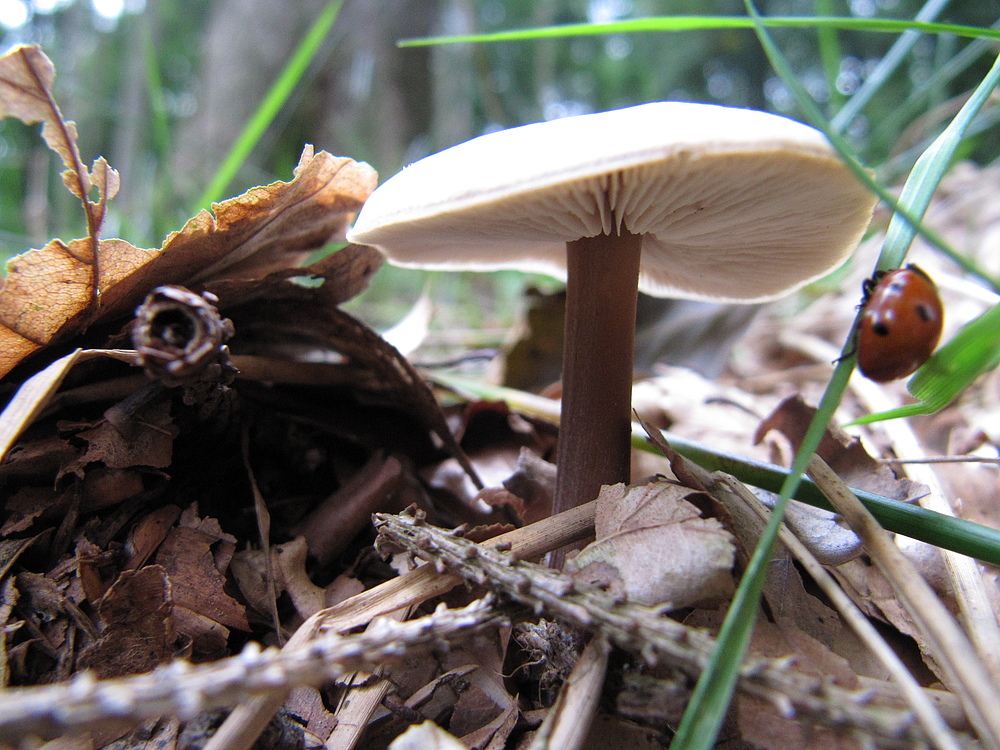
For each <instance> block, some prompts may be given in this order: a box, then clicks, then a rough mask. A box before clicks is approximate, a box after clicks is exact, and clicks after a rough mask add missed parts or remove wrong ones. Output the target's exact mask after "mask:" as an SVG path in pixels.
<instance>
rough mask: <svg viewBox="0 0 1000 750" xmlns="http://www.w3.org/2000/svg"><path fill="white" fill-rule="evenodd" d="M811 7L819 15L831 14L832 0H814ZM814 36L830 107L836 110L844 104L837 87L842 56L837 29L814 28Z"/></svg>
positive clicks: (842, 96) (843, 98)
mask: <svg viewBox="0 0 1000 750" xmlns="http://www.w3.org/2000/svg"><path fill="white" fill-rule="evenodd" d="M813 7H814V8H815V9H816V15H817V16H819V17H823V16H832V15H833V8H834V4H833V0H814V3H813ZM816 37H817V42H818V43H819V57H820V60H822V61H823V74H824V75H825V76H826V87H827V89H828V90H829V92H830V108H831V109H832V110H833V111H836V110H839V109H840V108H841V107H843V106H844V101H845V97H844V95H843V94H842V93H841V92H840V89H839V88H838V87H837V79H838V78H839V77H840V61H841V58H842V57H843V55H842V54H841V49H840V40H839V39H838V38H837V30H836V29H833V28H829V27H823V28H819V29H816Z"/></svg>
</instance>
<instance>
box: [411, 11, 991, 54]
mask: <svg viewBox="0 0 1000 750" xmlns="http://www.w3.org/2000/svg"><path fill="white" fill-rule="evenodd" d="M761 24H762V25H764V26H766V27H768V28H785V29H843V30H846V31H867V32H873V33H882V34H901V33H903V32H906V31H916V32H921V33H924V34H955V35H956V36H962V37H972V38H987V39H1000V30H997V29H992V28H983V27H981V26H963V25H960V24H951V23H932V22H927V21H916V20H908V19H897V18H849V17H843V16H833V17H831V16H768V17H765V18H762V19H761ZM753 28H755V27H754V22H753V20H751V19H750V18H747V17H746V16H654V17H650V18H631V19H626V20H622V21H610V22H608V23H572V24H562V25H559V26H543V27H539V28H534V29H513V30H510V31H497V32H494V33H491V34H465V35H461V36H441V37H424V38H419V39H402V40H400V42H399V46H400V47H424V46H430V45H437V44H465V43H469V42H512V41H525V40H533V39H552V38H554V37H574V36H601V35H605V34H629V33H637V32H679V31H707V30H713V29H714V30H718V29H753Z"/></svg>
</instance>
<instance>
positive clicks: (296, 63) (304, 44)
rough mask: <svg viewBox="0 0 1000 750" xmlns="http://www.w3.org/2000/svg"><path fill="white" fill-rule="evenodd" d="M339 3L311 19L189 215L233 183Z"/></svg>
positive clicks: (330, 24) (334, 17)
mask: <svg viewBox="0 0 1000 750" xmlns="http://www.w3.org/2000/svg"><path fill="white" fill-rule="evenodd" d="M342 4H343V0H331V1H330V2H328V3H327V4H326V7H325V8H324V9H323V12H322V13H320V14H319V16H318V17H317V18H316V20H315V21H314V22H313V25H312V27H311V28H310V29H309V32H308V33H307V34H306V35H305V37H304V38H303V39H302V41H301V42H300V43H299V46H298V47H297V48H296V50H295V52H294V53H293V54H292V57H291V59H290V60H289V61H288V63H287V64H286V65H285V68H284V70H282V71H281V75H279V76H278V79H277V80H276V81H275V82H274V85H272V86H271V89H270V91H268V92H267V95H266V96H265V97H264V100H263V101H262V102H261V103H260V106H258V107H257V111H256V112H254V113H253V116H252V117H251V118H250V120H249V122H247V124H246V127H244V128H243V132H241V133H240V135H239V137H238V138H237V139H236V142H235V143H234V144H233V147H232V148H231V149H230V150H229V153H228V154H227V155H226V158H225V159H224V160H223V162H222V165H221V166H220V167H219V169H218V171H217V172H216V174H215V177H214V178H212V181H211V182H210V183H209V185H208V187H207V188H205V192H204V193H203V194H202V196H201V198H199V199H198V203H197V205H196V206H195V207H194V211H193V212H192V216H193V215H194V214H196V213H198V211H199V210H200V209H202V208H208V207H209V206H211V204H212V203H213V202H216V201H218V200H221V199H222V198H225V197H226V196H225V195H224V192H225V189H226V188H227V187H228V186H229V183H230V182H232V180H233V178H234V177H235V176H236V173H237V172H238V171H239V169H240V167H241V166H242V165H243V162H244V161H246V158H247V156H249V155H250V152H251V151H253V149H254V147H255V146H256V145H257V143H258V141H260V138H261V136H262V135H263V134H264V131H265V130H267V127H268V126H269V125H270V124H271V122H272V121H273V120H274V118H275V116H276V115H277V114H278V112H279V111H280V110H281V108H282V106H284V104H285V102H286V101H287V100H288V97H289V96H291V93H292V91H293V90H294V89H295V86H296V85H297V84H298V82H299V80H301V78H302V75H303V74H304V73H305V71H306V69H307V68H308V67H309V64H310V63H311V62H312V61H313V58H314V57H315V56H316V52H317V51H318V50H319V48H320V45H321V44H322V43H323V40H324V39H326V36H327V34H328V33H329V31H330V29H331V28H332V27H333V23H334V21H336V20H337V15H338V14H339V13H340V6H341V5H342Z"/></svg>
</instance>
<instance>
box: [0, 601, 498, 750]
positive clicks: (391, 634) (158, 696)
mask: <svg viewBox="0 0 1000 750" xmlns="http://www.w3.org/2000/svg"><path fill="white" fill-rule="evenodd" d="M502 622H503V618H502V617H501V616H500V615H499V614H498V612H497V610H496V607H495V606H493V603H492V602H490V601H489V600H479V601H476V602H473V603H472V604H471V605H469V606H468V607H464V608H462V609H455V610H448V609H445V608H444V607H441V608H439V609H438V610H437V611H436V612H434V613H433V614H431V615H427V616H426V617H421V618H419V619H417V620H410V621H408V622H403V623H399V622H394V621H391V620H389V619H382V620H380V621H379V622H378V623H376V624H373V626H372V627H370V628H369V629H368V630H366V631H365V632H364V633H361V634H359V635H347V636H341V635H338V634H336V633H327V634H324V635H321V636H318V637H317V638H315V639H313V640H312V641H310V642H309V644H308V645H307V646H304V647H300V648H295V649H288V648H285V649H282V650H280V651H279V650H277V649H266V650H264V651H261V650H260V648H259V647H258V646H257V645H256V644H251V645H250V646H248V647H247V648H245V649H244V650H243V652H242V653H240V654H239V655H238V656H234V657H230V658H228V659H221V660H219V661H216V662H213V663H211V664H205V665H199V666H192V665H190V664H188V663H186V662H181V661H177V662H173V663H172V664H170V665H168V666H166V667H162V668H159V669H156V670H154V671H153V672H148V673H146V674H142V675H136V676H132V677H123V678H118V679H111V680H100V681H98V680H95V679H94V678H93V676H92V674H91V673H89V672H81V673H79V674H78V675H77V676H76V677H75V678H74V679H72V680H70V681H69V682H66V683H59V684H56V685H48V686H45V687H32V688H15V689H10V690H5V691H4V695H3V711H2V712H0V743H6V744H10V745H17V744H18V743H20V742H21V741H22V740H24V739H25V738H28V737H32V736H37V737H43V738H52V737H56V736H59V735H61V734H64V733H74V732H85V731H87V730H88V729H94V728H97V727H100V726H104V725H107V724H108V723H109V722H115V723H119V724H123V725H131V726H134V725H137V724H139V723H141V722H143V721H145V720H147V719H151V718H156V717H160V716H168V715H169V716H177V717H179V718H181V719H190V718H193V717H194V716H196V715H197V714H199V713H201V712H202V711H204V710H205V709H207V708H212V707H216V706H232V705H233V704H234V703H236V702H238V701H241V700H246V699H247V698H248V697H251V696H255V695H268V694H275V693H277V694H281V695H284V694H286V693H287V692H288V691H290V690H292V689H293V688H296V687H301V686H304V685H319V684H322V683H323V682H326V681H328V680H330V679H335V678H337V677H343V676H344V675H347V674H350V673H351V672H355V671H360V670H365V671H372V670H374V669H377V668H378V667H379V666H380V665H382V664H385V663H387V662H391V661H394V660H396V659H399V658H401V657H404V656H412V655H413V654H414V653H417V652H419V651H420V650H433V649H436V648H441V647H447V643H448V642H449V641H451V640H455V639H457V638H460V637H462V638H464V637H471V636H473V635H475V634H477V633H482V632H484V631H486V630H489V629H492V628H495V627H497V626H499V625H500V624H501V623H502ZM265 723H266V722H265Z"/></svg>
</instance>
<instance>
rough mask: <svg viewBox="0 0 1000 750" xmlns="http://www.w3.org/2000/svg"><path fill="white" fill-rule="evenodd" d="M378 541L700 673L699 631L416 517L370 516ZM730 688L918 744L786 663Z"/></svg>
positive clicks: (906, 728)
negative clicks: (377, 530) (373, 518)
mask: <svg viewBox="0 0 1000 750" xmlns="http://www.w3.org/2000/svg"><path fill="white" fill-rule="evenodd" d="M376 526H377V527H378V528H379V532H380V536H379V539H380V543H381V544H382V545H383V547H387V548H390V549H391V548H396V549H399V548H402V549H406V550H408V551H409V552H411V553H412V554H414V555H417V556H419V557H421V558H423V559H427V560H432V561H433V562H434V564H435V565H437V566H439V567H440V568H442V569H445V568H447V569H448V570H449V571H451V572H453V573H457V574H459V575H461V576H462V577H463V578H465V579H467V580H469V581H472V582H473V583H475V584H477V585H486V586H489V587H490V588H492V589H493V590H495V591H497V592H498V593H500V594H501V595H503V596H504V597H506V598H509V599H511V600H513V601H516V602H518V603H520V604H525V605H527V606H529V607H531V608H533V609H534V611H536V612H537V613H539V614H541V613H543V612H544V613H545V614H546V616H547V617H551V618H553V619H557V620H561V621H562V622H564V623H568V624H571V625H574V626H576V627H579V628H582V629H584V630H587V631H590V632H594V633H598V634H601V635H603V636H604V637H606V638H607V639H608V641H609V642H611V643H613V644H614V645H616V646H618V647H620V648H622V649H625V650H626V651H629V652H631V653H633V654H637V655H641V656H642V657H643V658H644V659H645V660H646V661H647V662H649V663H666V664H669V665H671V666H673V667H675V668H677V669H679V670H681V671H682V672H684V673H685V674H687V675H688V676H690V677H692V678H697V676H698V675H700V674H701V672H702V670H703V669H704V667H705V665H706V664H707V662H708V658H709V655H710V653H711V652H712V650H713V648H714V647H715V639H714V638H712V636H711V635H709V634H708V633H707V632H706V631H704V630H699V629H696V628H692V627H688V626H685V625H683V624H681V623H679V622H676V621H675V620H671V619H668V618H665V617H663V616H662V615H661V614H660V613H659V612H658V611H657V610H656V609H654V608H651V607H646V606H642V605H638V604H631V603H628V602H625V601H622V600H621V599H620V598H617V597H615V596H613V595H612V594H610V593H608V592H606V591H604V590H602V589H599V588H597V587H595V586H590V585H586V584H581V583H577V582H575V581H573V580H572V579H570V578H569V577H568V576H566V575H564V574H563V573H561V572H559V571H556V570H552V569H551V568H545V567H542V566H539V565H535V564H532V563H525V562H518V561H516V560H514V559H512V558H511V557H509V556H508V555H505V554H503V553H502V552H499V551H496V550H493V549H489V548H487V547H486V546H485V545H476V544H474V543H473V542H470V541H468V540H466V539H463V538H462V537H461V536H459V535H458V534H456V533H454V532H446V531H443V530H441V529H437V528H434V527H432V526H430V525H428V524H427V523H426V522H424V521H423V519H422V518H421V517H420V515H419V514H418V515H417V516H410V515H406V514H403V515H398V516H392V515H381V514H380V515H377V516H376ZM737 687H738V689H740V690H741V691H742V692H744V693H746V694H747V695H751V696H755V697H757V698H760V699H763V700H765V701H768V702H769V703H771V704H772V705H774V706H776V707H777V708H778V709H779V710H780V711H781V712H782V713H783V714H785V715H787V716H790V717H799V718H802V719H804V720H807V721H811V722H813V723H815V724H818V725H822V726H826V727H830V728H833V729H837V730H840V731H847V730H849V731H852V732H860V733H863V734H865V735H868V736H869V737H872V738H876V739H883V740H889V741H893V742H900V741H904V742H912V743H918V744H919V743H923V744H926V742H927V738H926V737H925V735H924V733H923V730H922V729H921V728H920V727H919V726H918V725H917V723H916V722H915V720H914V717H913V714H912V713H910V712H909V711H900V710H898V709H894V708H891V707H887V706H882V705H876V704H875V703H874V700H875V699H876V698H877V696H874V695H872V694H870V693H868V692H854V691H850V690H845V689H844V688H841V687H838V686H836V685H834V684H832V683H831V682H830V681H828V680H823V679H820V678H816V677H812V676H808V675H805V674H802V673H800V672H797V671H796V670H795V669H794V664H793V662H792V660H790V659H787V658H786V659H769V658H761V657H755V658H751V659H748V660H747V661H746V662H745V663H744V665H743V666H742V668H741V669H740V675H739V681H738V683H737Z"/></svg>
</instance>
